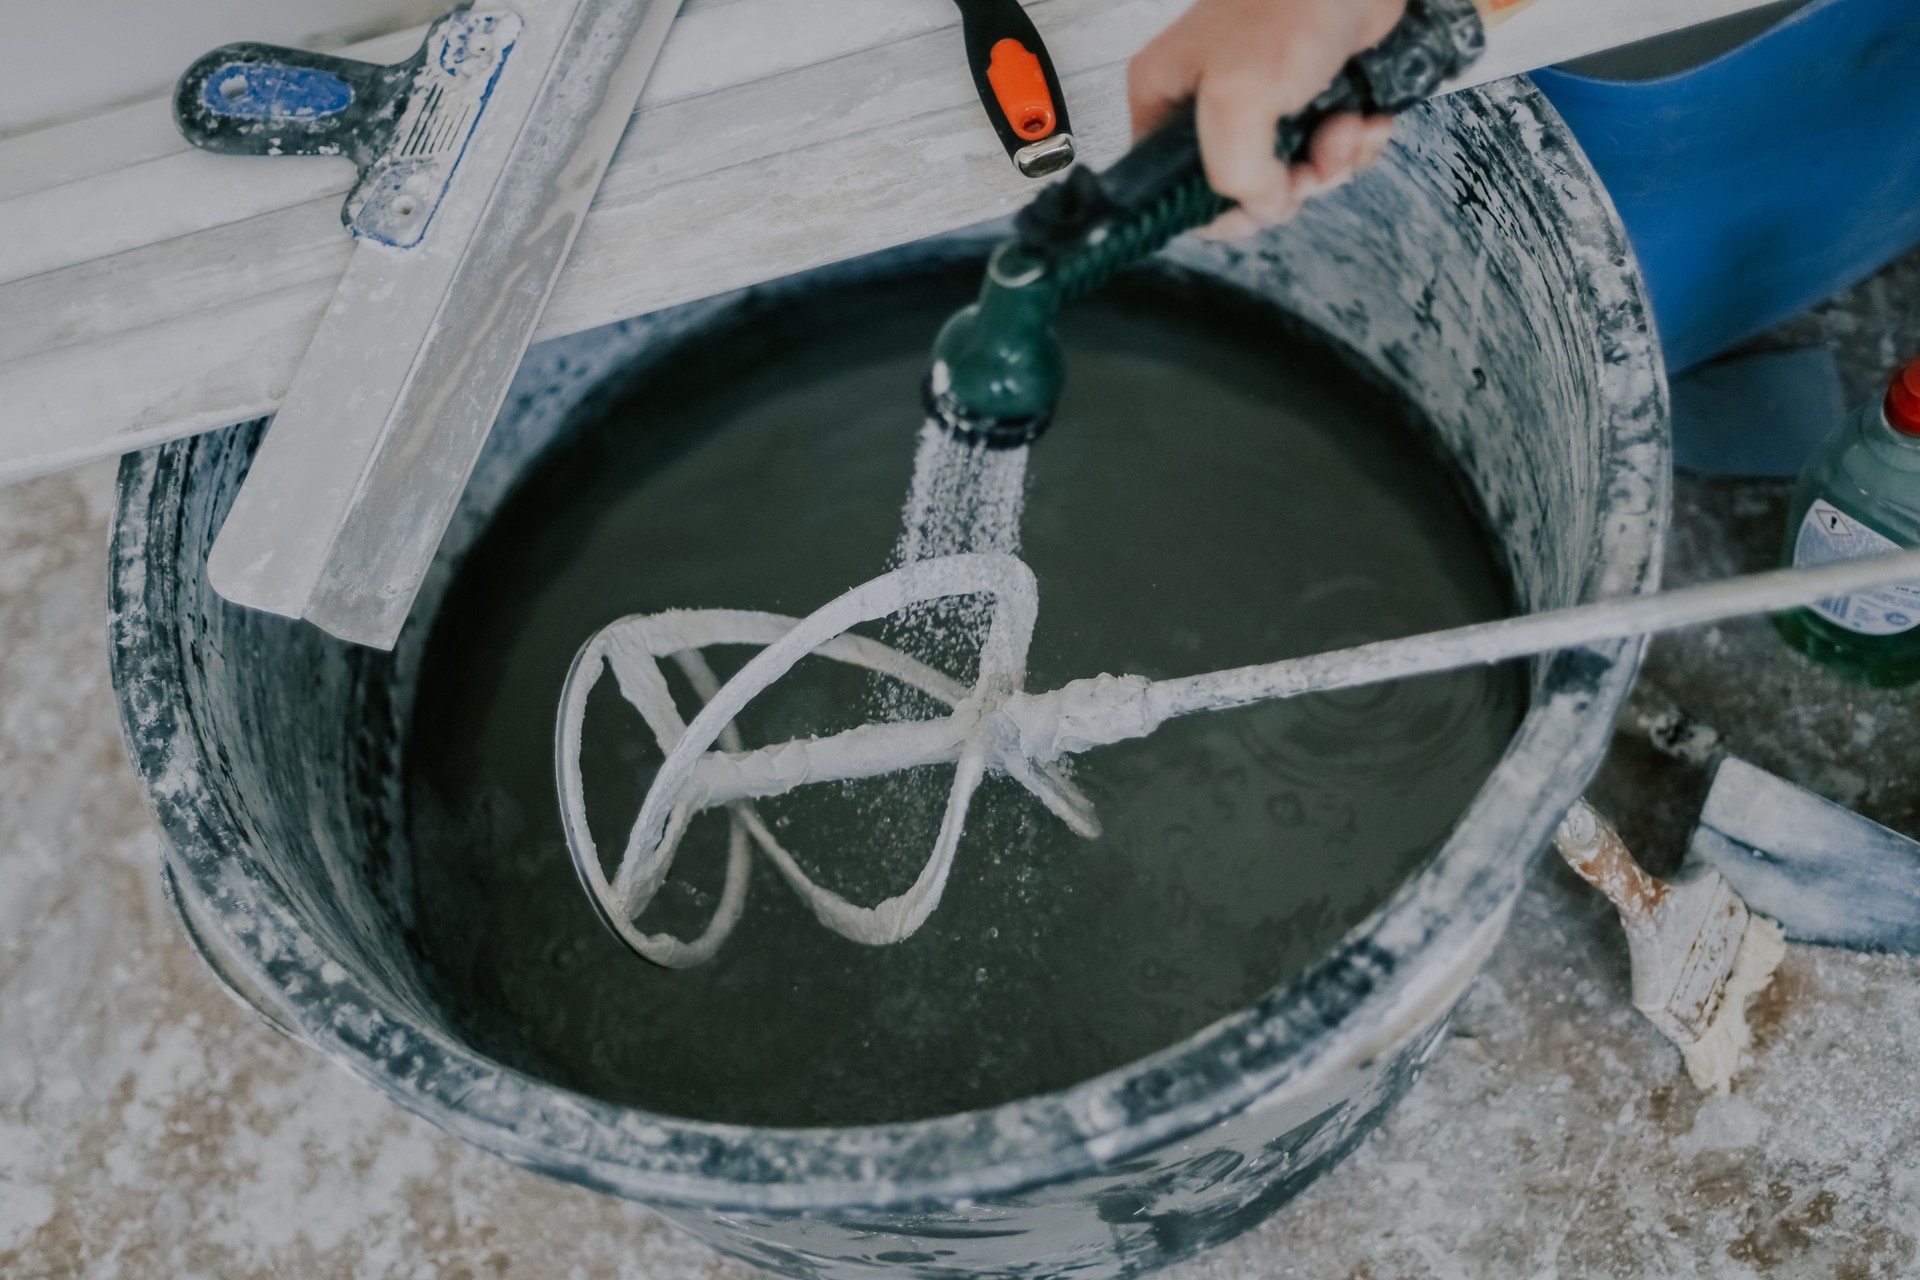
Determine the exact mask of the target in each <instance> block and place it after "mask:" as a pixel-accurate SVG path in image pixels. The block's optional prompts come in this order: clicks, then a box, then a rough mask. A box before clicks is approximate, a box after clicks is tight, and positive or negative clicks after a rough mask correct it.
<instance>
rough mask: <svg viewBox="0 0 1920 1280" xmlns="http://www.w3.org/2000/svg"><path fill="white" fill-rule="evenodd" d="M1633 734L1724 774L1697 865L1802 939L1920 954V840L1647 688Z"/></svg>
mask: <svg viewBox="0 0 1920 1280" xmlns="http://www.w3.org/2000/svg"><path fill="white" fill-rule="evenodd" d="M1622 727H1623V728H1624V729H1626V730H1628V731H1630V732H1633V733H1636V734H1638V735H1639V736H1641V737H1644V738H1645V739H1646V740H1647V742H1648V743H1649V744H1651V745H1652V746H1653V748H1654V749H1655V750H1657V751H1659V752H1661V753H1662V754H1664V755H1667V756H1670V757H1672V758H1674V759H1676V760H1679V761H1681V762H1683V763H1685V764H1691V765H1695V766H1698V767H1702V768H1706V769H1710V770H1712V773H1713V782H1712V784H1711V785H1710V787H1709V788H1708V791H1707V798H1706V803H1705V804H1704V805H1702V806H1701V809H1700V820H1699V824H1698V825H1697V826H1696V827H1695V828H1694V832H1693V836H1692V838H1691V839H1690V840H1689V841H1688V844H1687V862H1688V863H1689V864H1691V865H1699V866H1704V867H1710V868H1712V869H1714V870H1715V871H1717V872H1719V873H1720V874H1721V875H1723V876H1725V877H1726V880H1727V883H1728V884H1729V885H1731V886H1732V887H1733V889H1734V891H1735V892H1737V893H1738V894H1739V895H1740V896H1741V897H1742V898H1744V899H1745V900H1746V902H1747V904H1748V905H1749V906H1750V907H1752V908H1753V909H1754V910H1755V911H1758V912H1761V913H1762V914H1764V915H1768V916H1771V917H1773V918H1774V919H1775V920H1778V921H1779V922H1780V925H1781V927H1782V928H1783V929H1785V931H1786V935H1787V937H1788V938H1790V939H1792V940H1793V941H1795V942H1814V943H1824V944H1827V945H1830V946H1839V947H1851V948H1854V949H1856V950H1861V951H1899V952H1906V953H1909V954H1920V842H1916V841H1913V840H1910V839H1908V838H1907V837H1906V836H1903V835H1901V834H1900V833H1899V832H1897V831H1892V830H1889V829H1888V828H1886V827H1883V826H1881V825H1880V824H1879V823H1877V822H1875V821H1873V820H1872V819H1870V818H1863V817H1861V816H1860V815H1859V814H1857V813H1855V812H1853V810H1851V809H1848V808H1846V807H1844V806H1842V805H1838V804H1835V803H1834V802H1833V801H1831V800H1828V799H1826V798H1825V797H1823V796H1818V795H1815V794H1814V793H1813V792H1811V791H1808V790H1807V789H1806V788H1805V787H1801V786H1796V785H1795V784H1793V783H1791V782H1788V781H1787V780H1786V779H1785V778H1782V777H1779V776H1777V775H1775V774H1772V773H1768V772H1767V771H1766V770H1765V769H1761V768H1759V767H1758V766H1755V765H1752V764H1749V763H1747V762H1746V761H1745V760H1742V759H1740V758H1739V757H1738V756H1736V755H1734V754H1732V752H1730V751H1729V750H1728V749H1727V744H1726V741H1725V739H1723V738H1722V737H1721V736H1720V734H1719V732H1718V731H1717V730H1715V729H1714V728H1713V727H1712V726H1710V725H1707V724H1704V723H1702V722H1701V721H1699V720H1697V719H1695V718H1694V717H1693V716H1691V715H1689V714H1688V713H1687V712H1685V711H1684V710H1682V709H1681V708H1680V707H1678V706H1676V705H1675V704H1674V703H1673V702H1671V701H1670V700H1669V699H1667V698H1666V697H1665V695H1663V694H1661V693H1660V692H1659V691H1658V690H1655V689H1653V688H1652V687H1650V686H1648V685H1647V684H1646V682H1645V681H1642V682H1641V685H1640V687H1638V688H1636V689H1635V690H1634V695H1633V700H1632V701H1631V702H1630V703H1629V704H1628V706H1627V711H1626V714H1625V716H1624V717H1623V719H1622Z"/></svg>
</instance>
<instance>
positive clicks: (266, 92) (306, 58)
mask: <svg viewBox="0 0 1920 1280" xmlns="http://www.w3.org/2000/svg"><path fill="white" fill-rule="evenodd" d="M425 56H426V51H425V49H424V48H423V49H422V50H421V51H420V53H418V54H416V55H415V56H414V57H412V58H410V59H408V60H407V61H406V62H401V63H396V64H394V65H391V66H381V65H379V64H377V63H371V62H357V61H355V60H353V59H351V58H336V57H332V56H331V55H328V54H324V53H310V52H308V51H306V50H304V49H286V48H281V47H280V46H278V45H270V44H255V43H252V42H250V41H249V42H241V43H238V44H229V45H222V46H221V47H220V48H218V49H215V50H214V51H213V52H211V53H208V54H206V55H204V56H202V57H201V58H199V59H197V60H196V61H195V62H194V64H193V65H192V66H190V67H188V68H187V71H186V74H185V75H183V76H181V77H180V80H179V83H178V84H177V85H176V86H175V87H174V93H173V119H174V123H175V124H177V125H178V126H179V128H180V132H181V133H182V134H183V135H184V136H185V137H186V139H187V140H188V141H189V142H191V143H193V145H194V146H196V147H200V148H202V149H204V150H207V151H217V152H222V153H225V154H228V155H344V156H347V157H349V158H350V159H352V160H353V162H354V163H355V164H357V165H362V166H364V165H365V164H366V163H367V161H368V160H369V158H370V157H371V156H373V155H374V154H376V153H377V152H378V151H379V150H380V149H381V147H382V146H384V144H385V139H386V137H387V135H388V134H389V133H390V132H391V131H392V128H393V122H394V120H395V119H396V118H397V116H398V114H399V109H400V107H401V106H402V105H403V104H404V102H405V99H406V94H407V91H408V89H409V88H410V87H411V85H412V83H413V76H414V72H415V71H416V70H417V69H418V67H419V66H420V63H421V60H422V59H423V58H425Z"/></svg>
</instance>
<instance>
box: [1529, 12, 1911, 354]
mask: <svg viewBox="0 0 1920 1280" xmlns="http://www.w3.org/2000/svg"><path fill="white" fill-rule="evenodd" d="M1534 79H1535V81H1536V83H1538V84H1539V86H1540V88H1541V90H1542V91H1543V92H1545V93H1546V95H1547V97H1548V98H1550V99H1551V100H1552V101H1553V104H1554V106H1555V107H1557V108H1558V109H1559V111H1560V114H1561V115H1562V116H1564V117H1565V118H1566V121H1567V124H1568V125H1569V127H1571V129H1572V130H1573V133H1574V136H1575V137H1577V138H1578V139H1579V140H1580V145H1581V147H1582V148H1584V149H1585V151H1586V153H1587V156H1588V158H1589V159H1590V160H1591V161H1592V162H1593V167H1594V169H1595V171H1597V172H1598V173H1599V175H1600V177H1601V180H1602V181H1604V182H1605V183H1606V186H1607V190H1608V192H1609V193H1611V195H1612V196H1613V200H1614V204H1615V205H1616V206H1617V207H1618V208H1619V210H1620V217H1621V220H1622V221H1623V222H1624V223H1625V224H1626V228H1627V233H1628V235H1629V236H1630V237H1631V239H1632V241H1633V247H1634V251H1635V253H1636V254H1637V256H1638V257H1639V259H1640V269H1641V272H1642V274H1643V275H1644V276H1645V278H1646V282H1647V289H1648V293H1649V295H1650V297H1651V299H1652V303H1653V311H1654V316H1655V319H1656V320H1657V322H1658V324H1659V328H1660V338H1661V344H1662V346H1663V347H1664V348H1665V351H1666V357H1667V364H1668V367H1669V368H1670V369H1674V370H1678V369H1684V368H1686V367H1687V366H1689V365H1692V364H1695V363H1697V362H1699V361H1701V360H1704V359H1706V358H1707V357H1709V356H1711V355H1714V354H1715V353H1717V352H1720V351H1723V350H1725V349H1726V348H1727V347H1729V346H1732V345H1733V344H1735V343H1737V342H1740V341H1741V340H1743V339H1745V338H1749V337H1752V336H1753V335H1754V334H1756V333H1759V332H1761V331H1763V330H1765V329H1768V328H1770V327H1772V326H1773V325H1775V324H1778V323H1779V322H1780V321H1782V320H1785V319H1787V318H1789V317H1791V316H1793V315H1795V314H1797V313H1799V312H1800V311H1803V310H1805V309H1806V308H1807V307H1809V306H1811V305H1813V304H1814V303H1816V302H1819V301H1820V300H1821V299H1823V298H1826V297H1829V296H1831V295H1832V294H1834V293H1836V292H1838V291H1839V290H1841V289H1844V288H1845V287H1847V286H1848V285H1850V284H1852V283H1854V282H1855V281H1856V280H1859V279H1860V278H1861V277H1863V276H1865V275H1868V274H1870V273H1871V272H1873V271H1874V270H1875V269H1876V268H1878V267H1880V266H1881V265H1882V264H1884V263H1886V262H1887V261H1889V260H1890V259H1892V258H1893V257H1895V256H1897V255H1898V254H1899V253H1900V252H1901V251H1902V250H1904V249H1906V248H1907V247H1908V246H1910V245H1913V244H1914V243H1916V242H1920V0H1814V3H1812V4H1810V5H1808V6H1807V7H1806V8H1804V9H1801V10H1800V11H1798V12H1797V13H1795V14H1793V15H1792V16H1791V17H1789V18H1788V19H1786V20H1785V21H1784V22H1781V23H1780V24H1778V25H1777V26H1775V27H1773V28H1771V29H1770V30H1768V31H1766V32H1764V33H1762V34H1761V35H1760V36H1758V37H1756V38H1755V39H1753V40H1751V41H1749V42H1748V43H1746V44H1744V45H1742V46H1740V47H1739V48H1737V49H1734V50H1733V51H1731V52H1730V53H1727V54H1724V55H1723V56H1721V57H1719V58H1716V59H1714V60H1713V61H1711V62H1707V63H1704V64H1702V65H1700V66H1698V67H1695V68H1693V69H1691V70H1688V71H1684V72H1681V73H1680V74H1678V75H1672V76H1667V77H1664V78H1662V79H1657V80H1641V81H1610V80H1596V79H1592V78H1590V77H1586V76H1578V75H1573V74H1570V73H1568V72H1566V71H1563V70H1559V69H1548V70H1544V71H1539V72H1536V73H1535V75H1534Z"/></svg>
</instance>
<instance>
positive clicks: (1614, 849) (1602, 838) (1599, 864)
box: [1553, 800, 1668, 921]
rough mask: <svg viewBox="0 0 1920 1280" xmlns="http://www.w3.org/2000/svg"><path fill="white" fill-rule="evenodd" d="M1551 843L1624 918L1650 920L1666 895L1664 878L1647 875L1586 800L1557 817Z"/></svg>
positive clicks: (1618, 835)
mask: <svg viewBox="0 0 1920 1280" xmlns="http://www.w3.org/2000/svg"><path fill="white" fill-rule="evenodd" d="M1553 845H1554V848H1556V849H1558V850H1559V851H1560V856H1561V858H1563V859H1564V860H1565V861H1566V864H1567V865H1568V866H1570V867H1572V868H1573V869H1574V871H1575V873H1577V874H1578V875H1579V877H1580V878H1581V879H1582V880H1585V881H1586V882H1587V883H1588V884H1590V885H1592V886H1593V887H1594V888H1596V889H1598V890H1599V891H1600V892H1602V893H1604V894H1606V895H1607V899H1608V901H1610V902H1612V903H1613V905H1614V906H1615V907H1617V908H1619V911H1620V915H1621V917H1622V918H1623V919H1625V920H1628V921H1635V920H1648V919H1651V918H1652V916H1653V913H1654V909H1655V908H1656V907H1658V906H1659V905H1660V903H1661V900H1662V899H1664V898H1665V897H1666V896H1667V891H1668V885H1667V883H1666V881H1664V880H1659V879H1656V878H1655V877H1653V876H1650V875H1648V874H1647V873H1646V871H1645V870H1644V869H1643V868H1642V867H1641V866H1640V864H1639V863H1638V862H1635V861H1634V860H1633V854H1632V853H1631V852H1630V851H1629V850H1628V849H1627V845H1626V841H1624V840H1622V839H1621V838H1620V833H1619V832H1618V831H1615V830H1614V829H1613V828H1612V826H1610V825H1608V823H1607V820H1606V819H1605V818H1602V817H1601V816H1600V815H1599V814H1597V813H1595V812H1594V811H1593V808H1592V806H1590V805H1589V804H1588V803H1587V802H1586V801H1585V800H1579V801H1576V802H1575V803H1574V806H1573V808H1571V809H1569V810H1568V811H1567V816H1566V817H1564V818H1562V819H1561V820H1560V827H1559V829H1558V830H1557V831H1555V832H1554V834H1553Z"/></svg>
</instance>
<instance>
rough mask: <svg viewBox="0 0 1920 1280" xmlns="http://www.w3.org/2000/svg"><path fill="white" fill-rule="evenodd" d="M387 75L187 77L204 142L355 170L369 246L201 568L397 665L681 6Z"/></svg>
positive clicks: (187, 130)
mask: <svg viewBox="0 0 1920 1280" xmlns="http://www.w3.org/2000/svg"><path fill="white" fill-rule="evenodd" d="M511 3H512V8H511V9H508V8H505V7H502V8H497V9H483V10H475V9H470V8H462V9H459V10H457V11H455V12H454V13H452V14H450V15H448V16H447V17H445V18H443V19H441V20H440V21H439V22H437V23H435V24H434V25H433V27H432V28H431V29H430V30H429V32H428V35H427V39H426V43H425V44H424V45H423V46H422V48H421V50H420V51H419V52H418V53H417V54H415V55H414V57H412V58H411V59H409V60H408V61H406V62H403V63H400V64H398V65H396V66H390V67H382V66H374V65H371V64H368V63H361V62H353V61H349V60H347V59H342V58H332V57H327V56H324V55H319V54H312V53H305V52H302V51H299V50H292V49H279V48H274V47H271V46H267V45H259V44H236V45H228V46H225V47H224V48H220V49H216V50H214V51H213V52H212V53H210V54H208V55H206V56H205V57H203V58H201V59H200V60H199V61H198V62H196V63H195V64H194V65H193V66H192V67H191V68H189V70H188V71H187V73H186V75H185V76H183V77H182V78H181V81H180V84H179V87H178V89H177V90H176V93H175V98H174V112H175V119H176V121H177V123H178V124H179V126H180V129H181V132H182V133H184V134H185V135H186V137H187V138H188V139H189V140H190V141H192V142H193V143H194V144H195V145H196V146H200V147H204V148H206V149H208V150H212V151H222V152H229V153H235V154H244V155H281V154H300V155H344V156H347V157H348V158H350V159H352V160H353V161H354V163H355V164H356V165H358V166H359V169H360V181H359V183H358V184H357V185H356V186H355V187H354V189H353V191H352V192H351V193H350V194H349V195H348V197H347V202H346V206H345V208H344V209H343V210H342V217H343V219H344V221H345V222H346V224H347V227H348V230H349V231H351V232H352V234H353V235H354V237H355V238H356V239H357V240H358V244H357V245H356V247H355V249H354V253H353V257H352V259H351V261H350V262H349V264H348V266H347V270H346V274H345V275H344V276H343V277H342V278H341V281H340V284H339V287H338V289H337V290H336V291H335V293H334V296H333V301H332V303H331V304H330V305H329V306H328V308H327V312H326V315H325V316H324V317H323V318H322V319H321V321H320V326H319V328H318V330H317V331H316V332H315V334H314V336H313V340H312V342H311V344H310V345H309V346H308V348H307V353H306V356H305V358H304V359H303V360H302V361H301V364H300V368H299V371H298V372H297V373H296V374H295V376H294V379H293V383H292V385H291V386H289V387H288V389H287V394H286V397H285V399H284V401H283V402H282V404H281V407H280V411H279V413H278V414H277V415H275V418H274V421H273V424H272V426H271V428H270V429H269V430H268V432H267V436H266V440H265V442H264V443H263V444H262V445H261V447H260V452H259V454H258V456H257V457H256V458H255V459H254V461H253V468H252V470H251V472H250V473H249V474H248V476H247V480H246V483H245V484H244V485H243V486H242V487H241V490H240V492H239V494H238V495H237V496H236V498H235V500H234V504H233V508H232V510H231V511H230V512H229V514H228V516H227V519H226V523H225V524H224V525H223V526H222V527H221V530H220V534H219V537H218V538H217V539H216V540H215V542H214V546H213V550H212V553H211V554H210V555H209V557H208V560H207V574H208V577H209V579H210V580H211V581H212V583H213V586H214V588H215V589H216V590H217V591H219V593H220V594H221V595H223V596H225V597H226V598H227V599H229V600H232V601H234V602H235V603H237V604H244V605H250V606H252V607H254V608H258V609H265V610H268V611H270V612H273V613H279V614H285V615H287V616H289V617H296V618H300V617H304V618H308V619H311V620H312V621H313V622H315V623H316V624H318V625H319V626H321V627H322V628H324V629H325V630H327V631H330V632H332V633H333V634H335V635H337V636H340V637H342V638H344V639H347V640H352V641H357V642H359V643H361V644H369V645H375V646H378V647H380V648H391V647H392V645H393V643H394V641H395V640H396V639H397V638H398V636H399V633H400V627H401V624H402V623H404V622H405V621H406V617H407V613H408V610H409V609H410V608H411V607H412V604H413V598H414V595H415V594H416V593H417V592H418V590H419V587H420V581H421V579H422V578H423V577H424V576H425V574H426V570H427V567H428V565H429V564H430V563H431V562H432V559H433V555H434V552H435V551H436V550H437V549H438V547H439V544H440V538H441V535H442V533H443V532H444V531H445V529H446V526H447V522H448V521H449V520H450V519H451V518H452V515H453V510H454V506H455V504H456V503H457V502H458V500H459V497H460V492H461V490H462V488H463V487H464V486H465V484H466V480H467V475H468V473H469V472H470V471H471V470H472V468H473V464H474V461H475V459H476V458H477V457H478V456H479V453H480V448H481V446H482V445H483V444H484V443H485V441H486V436H487V431H488V429H489V428H490V427H491V426H492V423H493V418H494V415H495V414H496V413H497V412H498V410H499V408H500V404H501V401H502V400H503V399H504V398H505V395H506V390H507V385H508V383H509V381H510V380H511V379H512V377H513V373H514V370H515V368H516V367H517V366H518V365H519V363H520V357H521V355H522V354H523V353H524V352H525V350H526V347H527V343H528V341H529V339H530V338H531V337H532V335H533V329H534V325H535V323H536V322H537V321H538V320H539V318H540V312H541V311H542V309H543V308H544V307H545V306H546V302H547V295H548V293H549V292H550V290H551V289H552V287H553V282H554V279H555V277H556V276H558V274H559V272H560V268H561V266H562V265H563V264H564V263H565V261H566V258H567V252H568V250H569V248H570V247H571V246H572V244H573V238H574V235H575V233H576V232H577V231H578V230H579V228H580V223H581V221H582V219H583V218H584V216H585V214H586V211H587V205H588V204H589V202H590V201H591V200H592V198H593V193H594V190H595V189H596V188H597V187H598V186H599V183H600V177H601V175H602V174H603V173H604V172H605V170H606V166H607V162H608V160H609V159H610V158H611V157H612V155H613V150H614V147H615V146H616V145H617V144H618V142H619V141H620V136H621V134H622V132H623V131H624V130H625V128H626V124H627V120H628V117H630V116H631V115H632V114H633V110H634V107H635V105H636V103H637V102H638V99H639V96H640V90H641V88H642V86H643V85H644V84H645V83H646V79H647V75H648V73H649V72H650V71H651V69H652V67H653V62H654V59H655V57H656V55H657V54H658V53H659V50H660V46H661V44H662V42H663V41H664V40H665V38H666V33H667V28H668V26H669V25H670V24H671V23H672V21H673V18H674V14H675V13H676V12H677V10H678V8H679V0H511Z"/></svg>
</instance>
